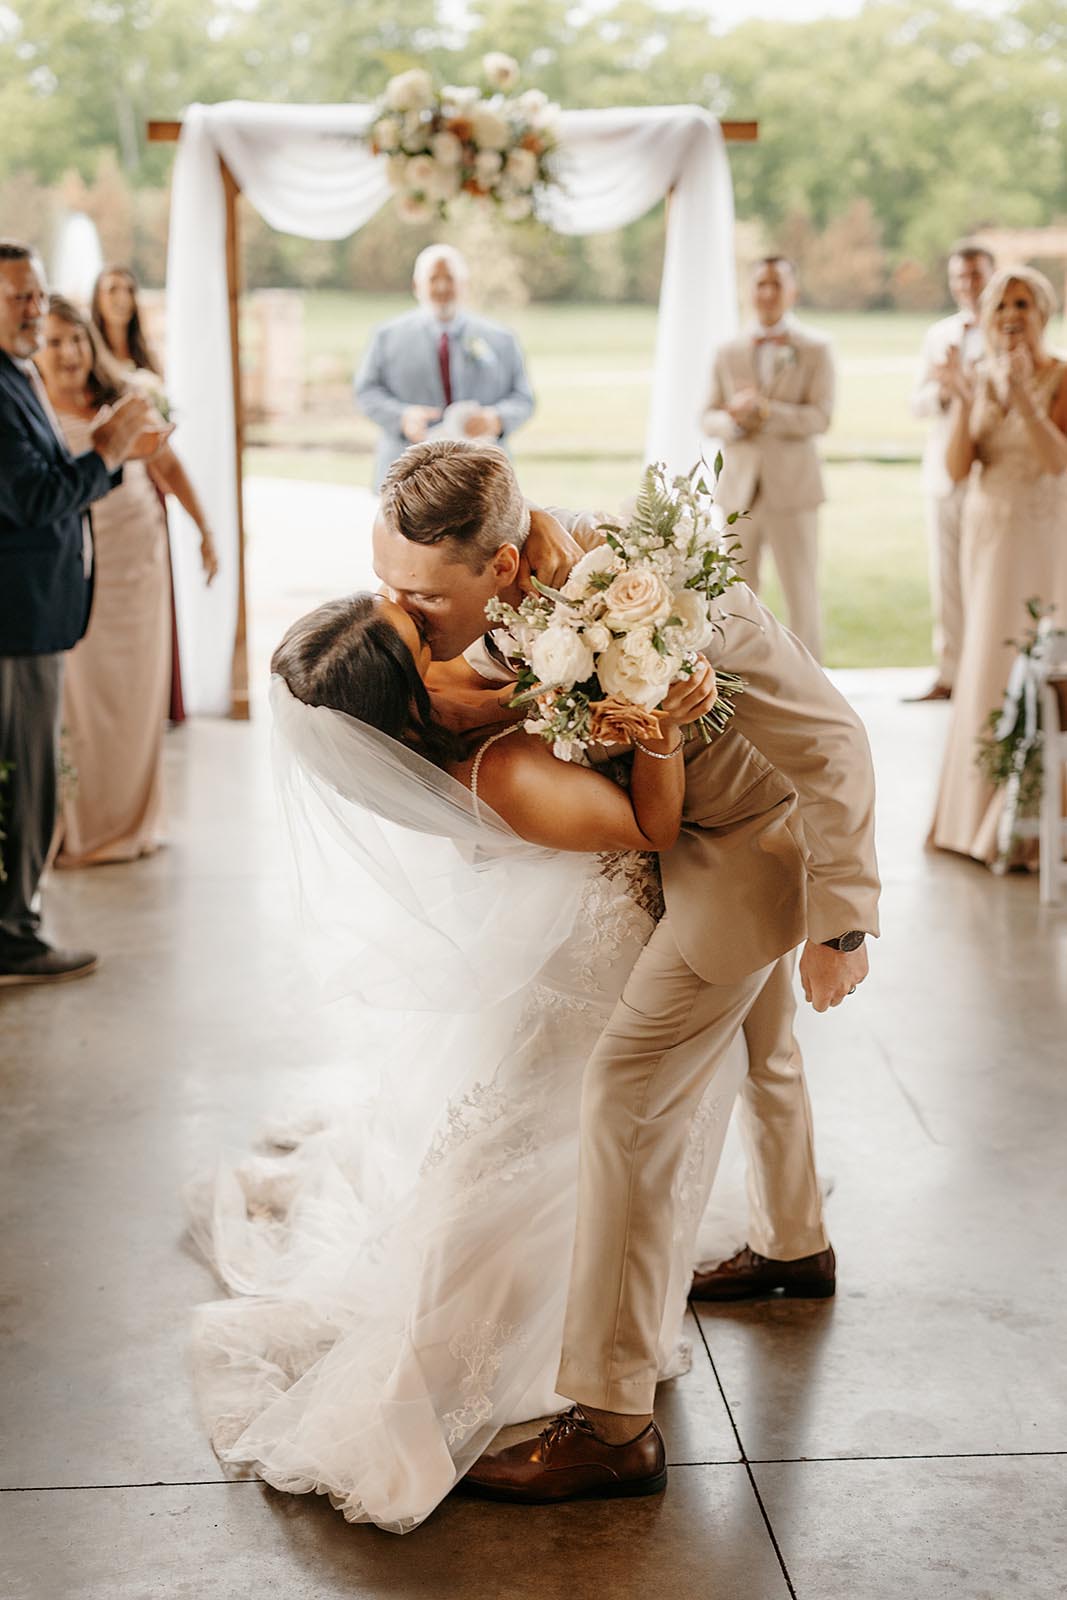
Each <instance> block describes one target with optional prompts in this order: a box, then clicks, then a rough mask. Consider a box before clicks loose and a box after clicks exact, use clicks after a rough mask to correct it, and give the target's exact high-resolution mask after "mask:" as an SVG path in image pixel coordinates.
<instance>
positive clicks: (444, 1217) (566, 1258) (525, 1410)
mask: <svg viewBox="0 0 1067 1600" xmlns="http://www.w3.org/2000/svg"><path fill="white" fill-rule="evenodd" d="M278 693H279V694H280V693H281V691H278ZM292 704H293V705H295V704H296V703H295V702H293V703H292ZM278 709H279V708H278V705H277V704H276V712H277V710H278ZM281 709H282V711H283V712H284V714H285V715H286V716H288V715H290V714H291V707H290V706H289V704H288V701H287V703H286V705H285V706H284V707H282V708H281ZM306 711H307V708H301V712H302V713H306ZM323 715H324V716H325V717H331V716H336V714H335V713H324V714H323ZM343 720H344V721H345V722H346V723H347V722H349V719H343ZM355 726H356V727H357V728H358V725H355ZM363 743H364V751H363V756H364V758H365V754H366V749H365V747H366V743H367V741H366V730H363ZM331 760H332V756H331ZM321 765H322V764H321V762H320V776H321ZM445 782H446V783H450V782H451V780H445ZM363 803H364V804H366V803H367V802H366V800H365V798H364V801H363ZM374 803H375V804H378V801H377V800H375V802H374ZM448 803H449V804H451V805H453V806H456V807H458V808H460V809H462V807H463V806H464V805H465V804H469V800H467V799H466V797H464V798H463V799H460V797H459V796H457V795H456V794H455V793H451V792H450V793H449V795H448ZM437 804H438V797H437V796H435V797H434V805H435V806H437ZM391 814H392V815H395V814H396V813H395V810H394V811H393V812H392V813H391ZM472 820H474V821H475V822H476V824H477V825H478V826H479V827H482V826H484V817H480V816H475V817H474V818H473V819H472ZM435 825H437V826H440V823H439V822H438V823H436V824H435ZM376 826H378V827H386V826H387V825H382V824H380V823H377V824H376ZM409 826H416V824H411V823H410V821H409ZM464 826H465V822H464ZM496 826H497V827H499V824H496ZM460 831H461V830H460V829H459V827H458V826H456V827H454V829H453V839H452V843H451V845H450V847H449V852H450V856H451V866H450V869H449V870H450V871H451V870H452V868H453V867H454V866H455V862H456V860H457V859H458V858H459V857H464V861H463V867H462V870H463V872H465V873H467V874H468V876H469V875H470V874H471V873H473V874H474V879H476V880H477V892H479V893H481V892H482V891H483V889H484V886H485V883H484V880H485V872H484V870H483V869H484V867H485V862H484V861H483V860H480V859H477V857H478V851H477V850H473V851H472V849H471V848H470V843H469V840H468V839H464V838H462V837H459V833H460ZM390 838H391V840H392V843H393V845H394V846H396V847H397V848H406V843H408V842H410V841H406V842H405V841H401V844H400V845H399V846H398V845H397V840H398V838H399V833H392V834H391V835H390ZM422 842H423V843H424V844H425V843H426V841H425V840H423V841H422ZM349 843H350V841H349ZM435 843H438V844H439V843H440V840H439V839H438V840H437V841H435ZM375 848H376V852H377V853H378V854H380V851H381V844H380V841H379V842H377V843H376V846H375ZM531 854H532V853H531V852H530V851H529V850H528V849H526V850H525V856H524V857H523V859H522V860H521V862H520V863H519V865H518V868H517V870H519V871H520V873H525V874H526V879H525V885H523V883H521V882H519V883H515V882H513V883H512V884H511V885H510V891H509V892H510V893H512V894H515V893H520V894H521V898H520V899H519V900H517V901H516V903H515V904H514V905H513V906H512V908H511V919H512V922H513V924H514V925H515V927H517V928H518V929H519V930H520V937H519V938H518V941H517V944H516V947H515V950H514V951H513V952H511V953H510V954H509V953H508V952H507V951H501V946H502V944H503V943H505V942H506V938H507V916H508V913H507V908H506V906H505V905H503V904H497V902H496V900H495V898H494V904H493V907H491V909H490V911H489V913H488V918H487V930H486V931H487V934H488V937H489V940H490V945H489V946H487V947H484V954H485V956H486V959H487V961H491V962H492V971H493V975H494V981H495V982H496V985H497V987H498V988H503V989H506V990H507V991H508V992H506V993H494V992H493V984H492V983H491V982H490V981H489V979H488V976H487V973H488V968H484V969H479V970H478V972H477V973H476V974H475V976H476V977H477V978H478V980H479V981H480V983H481V984H482V987H483V989H484V990H485V992H486V998H485V1001H484V1003H479V1004H477V1005H476V1006H475V1007H474V1008H468V1009H464V1010H461V1011H456V1012H449V1011H447V1010H443V1009H441V1006H442V1005H443V1003H444V1002H443V1000H435V1001H434V1006H433V1008H432V1009H422V1010H418V1011H415V1010H408V1011H406V1012H402V1013H397V1012H391V1013H390V1012H383V1011H381V1010H374V1009H371V1008H370V1007H366V1008H365V1009H364V1010H363V1011H362V1012H361V1013H360V1033H359V1040H358V1045H357V1047H356V1049H355V1050H354V1057H355V1059H354V1063H353V1078H354V1079H355V1081H356V1083H357V1084H358V1085H360V1086H361V1087H362V1089H363V1094H362V1096H361V1097H360V1099H359V1103H357V1104H354V1105H352V1106H351V1107H350V1108H349V1109H348V1110H347V1111H345V1112H344V1113H342V1114H335V1115H334V1116H332V1117H331V1118H329V1119H328V1120H327V1121H326V1122H325V1123H324V1125H321V1126H319V1127H316V1128H303V1129H295V1130H285V1129H280V1128H275V1129H273V1130H272V1133H271V1136H270V1142H269V1143H268V1145H267V1146H266V1147H265V1148H263V1149H261V1150H260V1151H259V1152H258V1153H255V1154H251V1155H248V1156H245V1157H244V1158H240V1159H237V1160H235V1161H231V1162H224V1163H222V1164H221V1165H220V1167H219V1169H218V1171H217V1173H216V1174H215V1175H214V1177H213V1178H212V1179H211V1180H209V1181H206V1182H201V1183H198V1184H196V1185H194V1186H193V1187H192V1188H191V1190H190V1194H189V1212H190V1225H191V1229H192V1232H193V1234H194V1237H195V1238H196V1240H197V1242H198V1243H199V1245H200V1247H201V1249H202V1250H203V1251H204V1253H205V1255H206V1256H207V1257H208V1259H209V1260H210V1262H211V1263H212V1265H213V1267H214V1268H215V1270H216V1272H217V1274H218V1275H219V1277H220V1278H221V1280H222V1281H223V1283H224V1284H225V1286H226V1287H227V1288H228V1289H229V1290H230V1291H231V1294H232V1296H233V1298H231V1299H229V1300H224V1301H220V1302H216V1303H212V1304H209V1305H206V1306H203V1307H201V1308H200V1309H199V1311H198V1313H197V1316H196V1322H195V1328H194V1335H193V1341H192V1354H193V1370H194V1374H195V1382H196V1386H197V1390H198V1395H199V1399H200V1402H201V1406H202V1409H203V1411H204V1414H205V1417H206V1420H207V1422H208V1425H209V1427H210V1431H211V1438H212V1443H213V1445H214V1447H215V1450H216V1452H217V1453H218V1455H219V1456H220V1458H221V1459H222V1460H223V1461H224V1462H226V1463H228V1464H231V1465H233V1466H236V1467H245V1468H251V1469H252V1470H254V1471H255V1472H256V1473H257V1474H259V1475H260V1476H261V1477H263V1478H265V1479H266V1480H267V1481H268V1482H270V1483H271V1484H273V1485H275V1486H276V1487H277V1488H280V1489H284V1490H290V1491H293V1492H297V1493H302V1492H307V1491H310V1490H315V1491H316V1492H319V1493H325V1494H328V1495H329V1497H330V1499H331V1501H332V1502H333V1504H334V1505H335V1506H336V1507H337V1509H339V1510H340V1511H342V1512H343V1513H344V1515H345V1516H346V1517H347V1518H348V1519H349V1520H350V1521H353V1522H374V1523H377V1524H378V1525H379V1526H380V1527H383V1528H387V1529H390V1530H392V1531H395V1532H406V1531H407V1530H409V1529H411V1528H413V1527H415V1526H416V1525H417V1524H418V1523H419V1522H420V1521H421V1520H422V1519H423V1518H425V1517H426V1516H427V1515H428V1514H429V1513H430V1512H431V1511H432V1510H433V1508H434V1507H435V1506H436V1505H437V1504H438V1503H439V1502H440V1500H441V1499H442V1498H443V1497H444V1495H446V1494H447V1493H448V1491H449V1489H450V1488H451V1487H452V1486H453V1484H454V1483H455V1482H456V1480H457V1479H458V1478H459V1477H461V1476H462V1475H463V1473H464V1472H465V1471H466V1470H467V1468H468V1467H469V1466H470V1465H471V1464H472V1463H473V1462H474V1461H475V1460H476V1458H477V1457H478V1456H479V1455H480V1454H481V1453H482V1452H483V1451H484V1450H485V1449H486V1448H487V1447H488V1446H489V1445H490V1443H491V1442H492V1439H493V1436H494V1435H495V1433H496V1432H497V1430H498V1429H499V1428H501V1427H503V1426H505V1425H506V1424H508V1423H512V1422H517V1421H525V1420H528V1419H530V1418H535V1417H540V1416H543V1415H545V1414H547V1413H549V1412H551V1411H553V1410H555V1409H558V1407H559V1405H560V1403H561V1402H560V1398H559V1397H558V1396H557V1395H556V1393H555V1389H554V1384H555V1376H556V1369H557V1364H558V1360H559V1353H560V1343H561V1335H562V1327H563V1316H564V1304H565V1298H566V1292H567V1282H568V1274H569V1266H570V1256H571V1244H572V1237H573V1231H574V1219H575V1203H576V1180H577V1153H578V1142H577V1130H578V1098H579V1091H580V1083H581V1074H582V1068H583V1065H584V1063H585V1060H586V1058H587V1057H588V1055H589V1052H590V1050H591V1048H592V1046H593V1044H594V1043H595V1041H596V1039H597V1036H598V1035H599V1033H600V1031H601V1029H602V1027H603V1025H604V1022H605V1021H606V1019H607V1017H608V1015H609V1013H610V1011H611V1009H612V1007H613V1005H614V1003H615V1001H616V999H617V997H618V995H619V993H620V991H621V988H622V985H623V983H624V982H625V979H626V976H627V974H628V973H629V970H630V968H631V967H632V965H633V962H634V960H635V959H636V957H637V955H638V953H639V951H640V950H641V948H642V946H643V945H644V943H645V941H646V940H647V938H648V936H649V934H650V933H651V931H652V929H653V927H654V926H655V922H656V919H657V917H658V916H659V915H660V914H661V911H662V901H661V896H660V893H659V884H658V876H657V872H656V863H655V858H654V857H649V856H644V855H638V854H624V855H612V856H601V857H597V858H591V857H572V858H570V859H569V860H566V861H565V862H564V864H563V866H562V868H560V866H559V863H558V861H557V862H555V863H554V862H552V861H550V860H546V859H545V858H544V853H541V860H540V864H539V865H537V863H536V862H535V861H534V860H533V859H529V858H530V857H531ZM534 854H535V853H534ZM535 865H537V871H536V874H535V875H533V876H531V868H532V867H534V866H535ZM497 867H498V863H496V862H494V863H493V864H492V865H491V870H490V876H492V874H493V873H495V872H496V871H497ZM553 871H560V872H561V873H562V875H561V876H558V877H557V878H556V879H555V881H554V882H553V883H552V884H551V886H550V891H549V894H550V898H551V899H552V900H553V901H554V902H555V903H556V906H557V908H558V905H559V904H561V903H562V901H563V900H564V899H565V898H566V895H567V894H572V895H573V905H572V907H571V911H570V913H569V914H568V917H567V919H566V926H567V927H569V932H567V933H566V937H565V938H564V939H563V942H562V943H560V942H558V934H559V927H558V926H557V927H554V929H553V931H552V933H551V934H550V935H549V936H547V939H546V937H545V936H544V935H543V929H542V928H541V925H540V922H539V919H541V921H544V920H545V919H546V918H547V920H549V921H551V920H552V917H553V916H554V915H555V913H554V912H552V913H549V912H548V911H547V909H545V908H542V909H541V910H539V908H538V907H537V905H536V904H534V903H533V902H534V900H535V899H536V897H537V894H538V893H539V890H540V888H541V887H542V885H543V883H544V880H545V874H546V872H547V873H549V874H551V872H553ZM474 879H472V880H471V881H474ZM420 882H421V880H420ZM466 882H467V880H462V881H461V891H462V888H463V884H464V883H466ZM455 887H456V886H455V883H453V884H452V891H453V892H454V891H455ZM497 889H499V885H498V886H497ZM439 891H440V885H438V892H436V893H434V894H429V895H427V896H426V900H425V901H424V903H423V908H422V911H420V916H421V917H422V922H421V927H422V931H423V932H425V929H426V927H427V926H428V925H429V924H430V923H431V922H433V926H434V931H435V933H437V932H440V931H441V928H442V924H441V923H440V922H434V921H433V919H435V918H439V917H442V916H445V915H446V914H447V915H448V916H451V915H452V914H453V910H454V902H453V903H450V905H449V908H448V910H447V913H446V912H445V911H442V910H441V907H442V906H444V904H445V897H444V896H443V894H441V893H440V892H439ZM493 893H494V897H495V896H496V893H497V890H494V891H493ZM401 898H403V896H401ZM460 898H462V892H461V894H460ZM426 906H429V907H430V911H429V912H426ZM408 909H410V908H408ZM482 911H483V912H484V906H483V907H482ZM424 913H425V914H424ZM405 915H407V911H405ZM494 919H495V920H494ZM524 923H525V924H526V925H527V927H528V943H529V947H530V951H531V954H532V956H533V959H534V961H535V962H538V964H539V970H531V971H529V972H528V974H526V975H525V977H524V978H523V979H516V980H515V981H512V982H507V981H504V979H503V977H502V976H501V963H503V964H504V965H506V963H507V962H508V961H509V960H511V959H513V958H514V959H517V958H518V957H520V956H521V949H522V944H523V938H522V936H521V930H522V928H523V926H524ZM398 931H399V930H397V929H396V928H393V929H392V930H391V931H390V930H388V929H387V930H384V931H383V932H382V939H388V938H395V937H397V934H398ZM445 931H447V933H448V936H449V939H450V941H451V948H452V949H453V950H454V949H455V948H456V947H457V945H458V944H460V943H461V942H462V941H461V940H460V939H459V938H458V937H457V934H456V929H455V927H454V926H453V925H451V924H449V926H448V928H447V929H446V930H445ZM512 931H513V930H512ZM408 935H409V937H408V941H407V943H408V949H409V959H410V961H412V962H417V961H418V960H419V959H420V954H419V951H418V950H414V949H412V948H411V943H410V941H411V929H410V927H409V929H408ZM382 939H380V940H379V946H381V942H382ZM553 941H555V948H554V950H553V951H552V953H551V954H550V955H549V956H548V959H547V961H544V963H543V964H540V956H541V955H542V954H543V951H544V946H545V944H546V943H547V944H552V943H553ZM493 948H495V949H496V950H497V951H498V952H500V954H499V959H498V960H497V961H495V962H493V961H492V956H493ZM478 950H479V958H480V957H481V955H482V953H483V947H482V946H481V945H480V944H479V946H478ZM464 960H465V961H466V962H467V963H468V965H467V971H468V976H470V958H469V952H465V954H464ZM453 976H454V978H455V980H456V982H457V983H458V982H459V977H458V974H453ZM379 981H380V980H379ZM742 1071H743V1063H742V1062H740V1061H739V1062H738V1064H737V1067H736V1069H735V1071H734V1072H733V1073H732V1074H729V1073H728V1074H726V1075H725V1076H726V1078H727V1079H728V1080H729V1081H728V1082H725V1083H724V1082H722V1081H719V1082H717V1083H716V1085H715V1086H714V1093H711V1092H710V1091H709V1094H708V1095H707V1096H706V1097H705V1101H704V1102H703V1104H702V1105H701V1108H700V1111H699V1114H698V1115H697V1117H696V1118H695V1120H694V1123H693V1126H692V1131H691V1135H690V1141H689V1148H688V1151H687V1154H686V1158H685V1160H684V1162H683V1164H682V1167H681V1169H680V1171H679V1174H678V1177H677V1180H676V1183H675V1190H674V1196H673V1200H674V1205H675V1211H676V1225H675V1230H674V1260H673V1263H672V1277H671V1292H670V1295H669V1300H668V1306H667V1311H666V1315H665V1318H664V1323H663V1329H662V1335H661V1346H660V1360H661V1371H662V1373H663V1375H664V1376H673V1375H675V1374H677V1373H679V1372H681V1371H683V1370H684V1369H685V1366H686V1365H687V1360H688V1354H687V1351H686V1349H685V1347H684V1346H683V1345H682V1343H681V1341H680V1329H681V1321H682V1317H683V1314H684V1310H685V1300H686V1294H687V1291H688V1285H689V1279H690V1274H691V1269H692V1265H693V1261H694V1258H695V1251H696V1247H695V1244H694V1240H695V1236H696V1232H697V1228H698V1224H699V1222H700V1219H701V1217H702V1215H703V1212H704V1207H705V1203H706V1201H707V1196H708V1190H709V1187H710V1184H711V1179H712V1177H713V1175H714V1170H715V1165H716V1162H717V1160H718V1157H719V1153H720V1150H721V1145H722V1140H723V1137H724V1134H725V1129H726V1124H727V1122H728V1120H729V1115H730V1109H731V1104H732V1100H733V1097H734V1093H735V1091H736V1088H737V1085H738V1082H739V1080H740V1076H741V1072H742ZM720 1076H722V1075H720Z"/></svg>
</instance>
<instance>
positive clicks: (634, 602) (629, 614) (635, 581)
mask: <svg viewBox="0 0 1067 1600" xmlns="http://www.w3.org/2000/svg"><path fill="white" fill-rule="evenodd" d="M604 604H605V606H606V608H607V609H606V611H605V613H604V621H605V622H606V623H607V625H608V627H609V628H617V629H619V630H620V631H621V630H623V629H626V628H633V627H636V626H637V624H638V623H641V622H649V623H651V624H652V625H653V626H655V624H656V623H657V622H666V620H667V618H668V617H669V616H670V614H671V593H670V590H669V589H668V588H667V585H666V584H665V583H664V582H663V579H662V578H661V577H659V575H658V574H657V573H655V572H653V571H652V570H651V568H650V567H637V568H635V569H634V570H633V571H632V572H620V573H619V575H618V577H617V578H613V579H612V582H611V584H610V586H609V587H608V588H607V589H605V590H604Z"/></svg>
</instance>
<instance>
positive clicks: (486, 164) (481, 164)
mask: <svg viewBox="0 0 1067 1600" xmlns="http://www.w3.org/2000/svg"><path fill="white" fill-rule="evenodd" d="M503 165H504V162H503V158H502V157H501V155H500V153H499V151H497V150H479V152H478V154H477V155H476V156H475V158H474V171H475V173H476V174H477V177H478V179H479V181H480V182H481V183H492V181H493V179H494V178H497V177H499V176H500V169H501V167H502V166H503Z"/></svg>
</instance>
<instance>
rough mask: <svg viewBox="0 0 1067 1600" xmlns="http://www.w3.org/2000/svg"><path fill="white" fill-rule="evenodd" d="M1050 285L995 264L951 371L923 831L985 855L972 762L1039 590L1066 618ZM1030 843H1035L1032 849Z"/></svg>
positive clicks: (1064, 464) (1066, 415)
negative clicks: (938, 758)
mask: <svg viewBox="0 0 1067 1600" xmlns="http://www.w3.org/2000/svg"><path fill="white" fill-rule="evenodd" d="M1054 307H1055V299H1054V295H1053V290H1052V285H1051V284H1050V283H1049V282H1048V279H1047V278H1045V277H1043V276H1042V274H1041V273H1039V272H1035V271H1034V270H1033V269H1032V268H1029V267H1011V268H1006V269H1004V270H1002V271H1000V272H998V273H997V274H996V275H995V276H994V277H993V278H992V279H991V280H990V282H989V284H988V285H987V287H986V289H985V292H984V293H983V295H982V300H981V308H980V309H981V317H982V324H983V331H984V332H985V336H986V347H987V350H988V351H989V354H988V355H987V356H986V357H984V358H983V359H982V360H981V361H979V362H978V364H977V366H976V368H975V372H974V379H973V384H972V383H971V382H970V380H969V379H968V377H967V376H966V374H965V373H964V372H963V371H962V370H958V371H957V372H956V373H955V375H954V386H955V388H956V399H955V400H954V402H953V405H954V408H955V415H954V418H953V425H952V433H951V437H950V440H949V445H948V469H949V472H950V474H951V475H952V477H953V478H954V479H955V480H956V481H957V482H962V481H963V479H965V478H968V476H969V477H970V482H969V484H968V490H967V498H966V501H965V504H964V513H963V543H962V560H961V566H962V573H963V601H964V633H963V647H962V651H961V656H960V664H959V671H958V675H957V680H956V689H955V693H954V695H953V703H952V721H951V725H950V728H949V735H948V743H947V746H946V749H945V757H944V764H943V767H942V771H941V785H940V791H939V793H938V798H937V808H936V811H935V814H934V822H933V827H932V829H931V834H930V842H931V843H932V844H933V845H935V846H936V847H937V848H939V849H942V850H952V851H956V852H957V853H958V854H960V855H965V856H971V857H972V858H973V859H974V860H976V861H981V862H984V863H986V864H987V865H991V864H992V863H993V862H994V861H996V859H997V855H998V848H997V824H998V822H999V819H1000V814H1001V810H1002V806H1003V791H1002V790H999V789H994V788H993V786H992V784H991V783H990V782H989V780H988V779H987V778H986V776H985V775H984V773H982V772H981V771H980V770H979V768H978V766H977V765H976V763H975V756H976V754H977V749H978V741H979V739H980V738H981V736H982V735H983V733H984V732H985V731H986V725H987V723H988V720H989V714H990V712H991V711H993V710H996V709H998V708H999V706H1000V705H1001V702H1002V701H1003V698H1004V691H1005V689H1006V687H1007V682H1008V674H1009V672H1010V671H1011V665H1012V661H1013V660H1014V656H1015V651H1014V649H1013V648H1012V646H1011V644H1010V643H1008V642H1006V641H1009V640H1011V639H1013V638H1017V637H1018V636H1019V635H1020V634H1021V633H1022V632H1023V631H1024V630H1025V627H1026V625H1027V618H1026V610H1025V606H1026V601H1027V600H1028V599H1030V598H1031V597H1032V596H1036V597H1037V598H1038V599H1039V600H1041V601H1042V602H1043V603H1045V604H1046V605H1054V606H1055V608H1056V611H1055V615H1056V617H1057V618H1059V619H1062V618H1064V617H1067V380H1065V373H1067V363H1065V362H1064V361H1062V360H1060V359H1059V358H1058V357H1056V356H1054V355H1053V354H1051V353H1050V351H1049V350H1048V349H1047V347H1046V345H1045V328H1046V325H1047V323H1048V321H1049V318H1050V316H1051V314H1052V312H1053V310H1054ZM1029 853H1030V854H1032V853H1033V852H1032V851H1031V852H1029Z"/></svg>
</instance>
